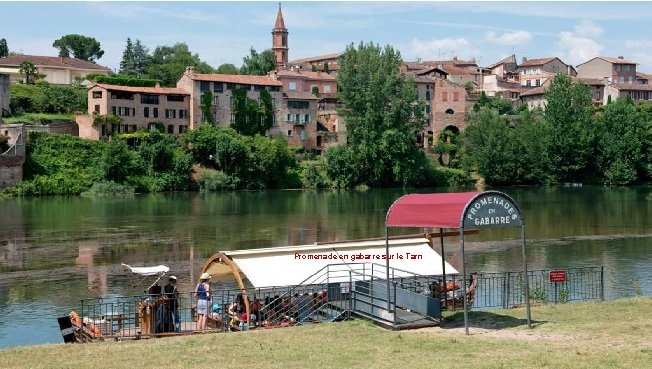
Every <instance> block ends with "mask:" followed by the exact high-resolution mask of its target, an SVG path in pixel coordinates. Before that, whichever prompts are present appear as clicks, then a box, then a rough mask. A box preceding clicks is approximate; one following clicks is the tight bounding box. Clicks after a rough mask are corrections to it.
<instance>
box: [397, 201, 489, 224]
mask: <svg viewBox="0 0 652 369" xmlns="http://www.w3.org/2000/svg"><path fill="white" fill-rule="evenodd" d="M479 194H480V192H454V193H425V194H410V195H405V196H403V197H401V198H400V199H398V200H396V201H395V202H394V204H392V206H391V207H390V208H389V210H388V211H387V217H386V218H385V225H386V226H388V227H433V228H460V226H461V224H460V220H461V219H462V213H463V212H464V207H466V204H468V203H469V202H470V201H471V199H473V198H474V197H476V196H477V195H479Z"/></svg>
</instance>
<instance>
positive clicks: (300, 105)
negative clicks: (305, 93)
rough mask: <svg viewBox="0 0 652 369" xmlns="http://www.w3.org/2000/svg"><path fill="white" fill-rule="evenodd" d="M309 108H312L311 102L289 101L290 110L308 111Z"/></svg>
mask: <svg viewBox="0 0 652 369" xmlns="http://www.w3.org/2000/svg"><path fill="white" fill-rule="evenodd" d="M309 107H310V102H309V101H292V100H288V108H290V109H308V108H309Z"/></svg>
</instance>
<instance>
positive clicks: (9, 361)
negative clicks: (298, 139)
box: [0, 297, 652, 369]
mask: <svg viewBox="0 0 652 369" xmlns="http://www.w3.org/2000/svg"><path fill="white" fill-rule="evenodd" d="M650 311H652V298H650V297H645V298H632V299H624V300H619V301H608V302H595V303H582V304H565V305H557V306H541V307H535V308H533V311H532V317H533V320H534V329H532V330H529V329H527V327H526V326H524V323H523V321H522V318H523V317H524V315H525V311H524V309H514V310H506V311H505V310H503V311H495V312H490V313H483V312H472V313H471V315H470V317H471V322H472V328H471V336H470V337H465V336H464V329H463V327H462V325H461V319H460V318H461V314H457V315H455V316H453V317H452V318H451V319H450V321H449V322H447V323H446V324H445V325H444V327H443V328H428V329H422V330H415V331H403V332H390V331H386V330H383V329H381V328H378V327H375V326H373V325H371V324H369V323H368V322H366V321H362V320H356V321H353V322H346V323H337V324H322V325H314V326H308V327H298V328H290V329H275V330H263V331H252V332H249V333H244V334H243V333H238V334H204V335H195V336H191V337H175V338H166V339H153V340H144V341H132V342H120V343H118V342H105V343H97V344H86V345H63V344H59V345H43V346H34V347H21V348H14V349H7V350H3V351H0V368H73V367H74V368H127V367H129V368H140V369H145V368H206V367H213V366H214V367H219V368H226V367H234V368H235V367H237V368H266V369H271V368H283V369H287V368H317V367H320V368H325V367H332V368H555V369H562V368H649V367H652V316H651V315H650Z"/></svg>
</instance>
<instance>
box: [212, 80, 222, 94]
mask: <svg viewBox="0 0 652 369" xmlns="http://www.w3.org/2000/svg"><path fill="white" fill-rule="evenodd" d="M213 92H217V93H221V92H224V83H222V82H213Z"/></svg>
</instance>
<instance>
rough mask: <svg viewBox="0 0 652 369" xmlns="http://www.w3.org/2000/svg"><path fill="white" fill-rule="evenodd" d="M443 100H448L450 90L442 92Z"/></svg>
mask: <svg viewBox="0 0 652 369" xmlns="http://www.w3.org/2000/svg"><path fill="white" fill-rule="evenodd" d="M441 101H448V92H442V93H441Z"/></svg>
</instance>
